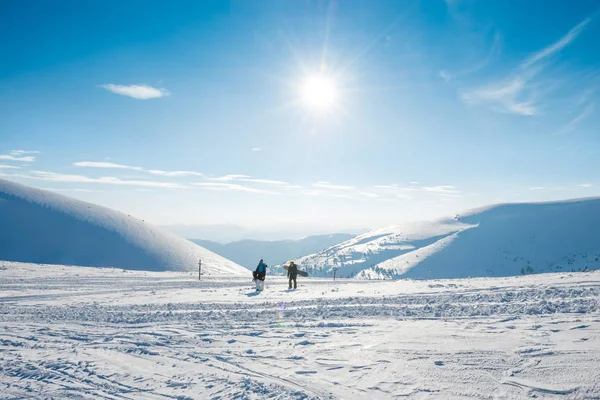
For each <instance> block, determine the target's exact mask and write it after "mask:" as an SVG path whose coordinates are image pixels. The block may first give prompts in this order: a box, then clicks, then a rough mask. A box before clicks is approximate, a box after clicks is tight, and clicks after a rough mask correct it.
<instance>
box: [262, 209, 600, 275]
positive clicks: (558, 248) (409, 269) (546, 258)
mask: <svg viewBox="0 0 600 400" xmlns="http://www.w3.org/2000/svg"><path fill="white" fill-rule="evenodd" d="M298 262H299V263H300V264H301V265H302V267H303V269H305V270H307V271H308V272H309V274H310V275H311V276H323V277H324V276H333V273H334V270H336V274H337V276H338V277H342V278H352V277H356V278H363V279H397V278H415V279H422V278H427V277H430V278H432V279H433V278H464V277H485V276H514V275H521V274H532V273H543V272H560V271H578V270H584V269H585V268H588V269H590V270H592V269H598V268H599V267H600V199H598V198H593V199H581V200H569V201H561V202H548V203H521V204H501V205H494V206H489V207H485V208H480V209H476V210H472V211H470V212H467V213H464V214H462V215H456V216H454V217H453V218H448V219H444V220H440V221H437V222H427V223H421V224H412V225H406V226H397V227H389V228H384V229H379V230H375V231H372V232H368V233H365V234H363V235H359V236H357V237H355V238H353V239H351V240H349V241H347V242H344V243H341V244H339V245H336V246H332V247H330V248H328V249H326V250H323V251H320V252H318V253H315V254H312V255H309V256H305V257H302V258H301V259H299V260H298ZM273 272H275V273H279V272H282V271H281V270H280V267H276V268H274V271H273Z"/></svg>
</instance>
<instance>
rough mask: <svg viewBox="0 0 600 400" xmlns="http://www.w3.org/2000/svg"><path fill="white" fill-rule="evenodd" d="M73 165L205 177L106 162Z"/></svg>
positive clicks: (186, 172) (171, 175) (194, 173)
mask: <svg viewBox="0 0 600 400" xmlns="http://www.w3.org/2000/svg"><path fill="white" fill-rule="evenodd" d="M73 165H74V166H76V167H86V168H113V169H126V170H131V171H140V172H147V173H149V174H153V175H161V176H170V177H177V176H204V174H202V173H200V172H194V171H162V170H158V169H145V168H142V167H136V166H132V165H123V164H115V163H111V162H105V161H79V162H75V163H73Z"/></svg>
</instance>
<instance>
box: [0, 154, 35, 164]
mask: <svg viewBox="0 0 600 400" xmlns="http://www.w3.org/2000/svg"><path fill="white" fill-rule="evenodd" d="M0 160H6V161H21V162H27V163H29V162H34V161H35V157H34V156H25V157H19V156H14V155H9V154H0Z"/></svg>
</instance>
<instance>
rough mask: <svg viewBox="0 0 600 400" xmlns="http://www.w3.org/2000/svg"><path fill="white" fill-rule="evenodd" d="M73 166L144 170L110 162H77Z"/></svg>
mask: <svg viewBox="0 0 600 400" xmlns="http://www.w3.org/2000/svg"><path fill="white" fill-rule="evenodd" d="M73 165H74V166H76V167H86V168H114V169H130V170H134V171H143V170H144V168H142V167H133V166H131V165H122V164H115V163H111V162H105V161H98V162H97V161H78V162H75V163H73Z"/></svg>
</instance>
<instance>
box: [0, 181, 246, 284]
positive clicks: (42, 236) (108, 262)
mask: <svg viewBox="0 0 600 400" xmlns="http://www.w3.org/2000/svg"><path fill="white" fill-rule="evenodd" d="M0 223H1V226H2V229H0V259H3V260H10V261H22V262H35V263H48V264H71V265H82V266H94V267H118V268H125V269H134V270H149V271H165V270H166V271H186V270H196V271H197V270H198V259H202V263H203V273H205V274H207V275H212V274H237V275H241V274H243V275H246V274H247V273H248V272H247V270H246V269H244V268H242V267H241V266H239V265H237V264H235V263H234V262H232V261H229V260H227V259H225V258H223V257H221V256H218V255H217V254H214V253H212V252H210V251H208V250H206V249H204V248H202V247H200V246H198V245H195V244H193V243H191V242H189V241H187V240H184V239H181V238H179V237H177V236H176V235H174V234H171V233H168V232H164V231H162V230H160V229H158V228H156V227H154V226H152V225H150V224H147V223H145V222H143V221H140V220H138V219H135V218H133V217H131V216H128V215H126V214H123V213H120V212H117V211H113V210H110V209H107V208H104V207H100V206H97V205H94V204H90V203H86V202H83V201H79V200H75V199H71V198H68V197H65V196H62V195H59V194H56V193H53V192H49V191H45V190H39V189H34V188H30V187H27V186H23V185H19V184H16V183H12V182H9V181H6V180H2V179H0Z"/></svg>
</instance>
